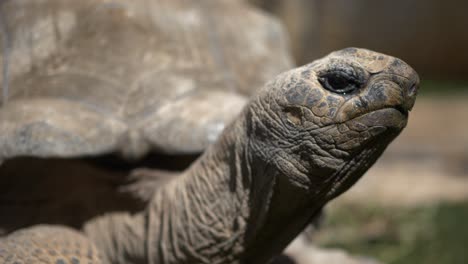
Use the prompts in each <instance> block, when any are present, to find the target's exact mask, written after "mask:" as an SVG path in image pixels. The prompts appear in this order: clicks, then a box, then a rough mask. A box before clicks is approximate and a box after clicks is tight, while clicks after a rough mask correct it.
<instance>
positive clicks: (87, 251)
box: [0, 225, 106, 264]
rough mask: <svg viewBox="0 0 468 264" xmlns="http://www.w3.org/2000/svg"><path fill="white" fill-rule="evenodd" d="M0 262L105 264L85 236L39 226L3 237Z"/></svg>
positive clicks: (11, 263) (61, 227)
mask: <svg viewBox="0 0 468 264" xmlns="http://www.w3.org/2000/svg"><path fill="white" fill-rule="evenodd" d="M0 263H4V264H13V263H51V264H65V263H72V264H78V263H93V264H104V263H106V261H105V260H104V259H103V257H102V255H101V254H100V253H99V252H98V250H97V248H96V246H95V245H94V244H93V243H92V242H91V241H90V240H89V239H87V238H86V237H85V236H84V235H83V234H81V233H80V232H78V231H75V230H73V229H71V228H68V227H63V226H53V225H38V226H33V227H29V228H25V229H20V230H18V231H15V232H13V233H11V234H10V235H8V236H6V237H3V238H0Z"/></svg>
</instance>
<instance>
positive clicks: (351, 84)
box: [318, 71, 361, 94]
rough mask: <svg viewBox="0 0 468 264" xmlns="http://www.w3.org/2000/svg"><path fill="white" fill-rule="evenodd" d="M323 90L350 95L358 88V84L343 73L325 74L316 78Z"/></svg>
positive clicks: (352, 77) (354, 78)
mask: <svg viewBox="0 0 468 264" xmlns="http://www.w3.org/2000/svg"><path fill="white" fill-rule="evenodd" d="M318 80H319V82H320V84H321V85H322V86H323V88H325V89H327V90H329V91H332V92H334V93H339V94H347V93H351V92H353V91H355V90H357V89H359V88H360V86H361V84H360V82H359V81H358V80H357V79H356V77H354V76H353V75H350V74H348V73H346V72H343V71H332V72H327V73H325V74H323V75H322V76H320V77H319V78H318Z"/></svg>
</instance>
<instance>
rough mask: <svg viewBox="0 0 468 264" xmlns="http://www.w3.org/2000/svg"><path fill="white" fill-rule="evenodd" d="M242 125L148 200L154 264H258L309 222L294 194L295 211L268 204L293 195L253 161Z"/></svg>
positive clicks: (235, 125) (238, 123)
mask: <svg viewBox="0 0 468 264" xmlns="http://www.w3.org/2000/svg"><path fill="white" fill-rule="evenodd" d="M246 119H247V118H238V119H237V120H236V121H235V122H234V123H233V124H231V125H230V126H229V127H227V128H226V129H225V131H224V132H223V134H222V135H221V137H220V139H219V140H218V141H217V142H216V143H215V144H214V145H212V146H211V147H210V148H208V149H207V151H206V152H205V153H204V155H203V156H202V157H200V159H199V160H198V161H197V162H195V163H194V164H193V165H192V166H191V167H190V168H189V169H188V170H187V171H186V172H184V173H183V174H182V175H181V176H180V178H178V179H177V180H174V181H172V182H170V183H169V184H168V185H167V186H166V188H163V189H162V190H161V191H160V192H157V193H156V194H155V196H154V197H153V200H152V202H151V204H150V210H148V212H149V220H148V221H149V232H148V234H149V237H148V248H147V250H148V254H149V256H150V258H153V259H154V260H153V263H165V264H168V263H264V262H267V261H268V260H269V258H270V257H271V256H272V255H273V254H275V253H280V252H281V251H282V250H283V249H284V247H285V246H286V245H287V243H288V242H289V241H290V240H292V238H293V237H294V236H295V235H296V234H297V233H299V232H300V230H301V229H302V228H303V226H304V225H305V223H306V222H307V221H308V219H309V217H308V216H307V215H305V216H304V215H301V216H298V212H304V211H305V210H303V209H304V208H303V207H301V205H302V204H301V202H299V201H304V200H305V199H304V197H302V196H301V195H300V194H298V193H295V194H293V195H295V197H294V198H292V199H291V200H292V202H293V203H295V204H287V205H286V206H282V207H281V206H280V207H278V206H276V205H275V204H281V203H282V202H281V200H282V199H283V201H284V198H285V197H282V196H283V195H282V194H280V193H282V192H283V193H284V192H286V193H287V195H291V193H294V190H287V189H285V188H283V187H279V186H278V184H277V181H278V178H284V177H281V175H279V174H278V172H277V170H275V169H274V168H273V166H269V165H268V164H267V163H266V162H264V161H262V160H261V159H260V158H258V157H256V156H255V155H254V154H252V153H253V152H255V151H252V149H251V145H250V140H249V137H248V135H249V134H248V130H249V127H248V124H246V123H245V120H246ZM280 189H281V190H280ZM292 218H294V219H292ZM273 239H274V240H273ZM273 241H275V242H273ZM276 241H278V242H276ZM273 244H274V245H273Z"/></svg>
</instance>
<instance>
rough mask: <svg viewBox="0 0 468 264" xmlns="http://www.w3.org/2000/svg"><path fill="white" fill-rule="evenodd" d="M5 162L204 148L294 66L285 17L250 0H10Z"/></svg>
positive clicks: (0, 147)
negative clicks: (276, 16) (254, 95)
mask: <svg viewBox="0 0 468 264" xmlns="http://www.w3.org/2000/svg"><path fill="white" fill-rule="evenodd" d="M1 12H2V14H1V16H0V17H2V19H1V21H0V22H1V24H0V26H1V29H2V30H0V34H1V39H2V40H4V41H3V42H2V53H1V55H0V61H1V62H2V64H3V65H4V71H3V72H4V73H6V74H3V75H2V76H1V77H0V78H1V83H2V87H1V90H2V91H3V97H2V99H3V100H2V106H1V108H0V160H4V159H9V158H13V157H16V156H36V157H74V156H84V155H98V154H105V153H112V152H119V153H121V154H123V155H124V156H126V157H129V158H139V157H142V156H143V155H145V154H146V153H148V152H150V151H153V152H160V153H171V154H180V153H185V154H187V153H198V152H201V151H202V150H203V149H204V148H205V147H206V146H207V145H208V144H210V143H211V142H213V140H215V139H216V137H217V135H218V134H219V132H220V131H221V130H222V129H223V127H224V125H225V124H226V123H227V122H229V121H230V120H231V119H232V118H233V117H234V116H236V115H237V114H238V113H239V112H240V110H241V109H242V107H243V105H244V104H245V103H246V101H247V98H248V97H249V96H250V95H251V94H252V93H253V92H255V91H256V90H257V89H258V88H260V87H261V86H262V85H263V84H264V83H265V82H266V81H268V79H270V78H271V77H273V76H275V75H276V74H278V73H280V72H282V71H284V70H286V69H288V68H290V67H291V65H292V63H291V59H290V57H289V54H288V49H287V43H286V41H285V34H284V32H283V29H282V27H281V25H280V24H279V23H278V22H277V21H276V20H274V19H273V18H271V17H269V16H268V15H266V14H263V13H261V12H260V11H257V10H254V9H253V8H251V7H250V6H248V5H247V3H244V2H243V1H241V0H198V1H183V0H133V1H102V0H101V1H98V0H80V1H75V0H38V1H30V0H13V1H5V2H4V3H2V6H1Z"/></svg>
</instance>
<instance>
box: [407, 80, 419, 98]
mask: <svg viewBox="0 0 468 264" xmlns="http://www.w3.org/2000/svg"><path fill="white" fill-rule="evenodd" d="M417 91H418V84H417V83H413V85H411V87H410V88H409V90H408V95H409V96H413V95H415V94H416V92H417Z"/></svg>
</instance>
